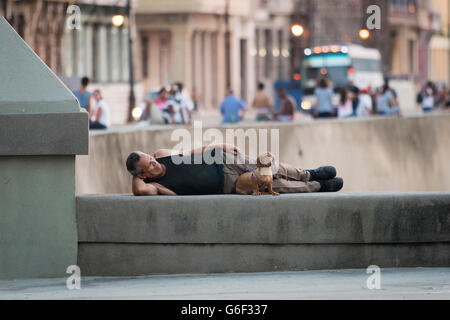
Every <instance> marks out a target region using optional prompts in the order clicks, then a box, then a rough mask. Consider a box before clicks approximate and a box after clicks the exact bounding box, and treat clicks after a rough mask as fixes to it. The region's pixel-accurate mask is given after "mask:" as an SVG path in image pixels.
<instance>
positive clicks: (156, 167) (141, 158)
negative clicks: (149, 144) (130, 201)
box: [126, 151, 166, 179]
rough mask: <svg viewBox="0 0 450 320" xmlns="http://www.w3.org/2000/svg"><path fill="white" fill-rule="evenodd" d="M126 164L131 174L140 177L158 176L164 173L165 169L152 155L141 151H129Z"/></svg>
mask: <svg viewBox="0 0 450 320" xmlns="http://www.w3.org/2000/svg"><path fill="white" fill-rule="evenodd" d="M126 165H127V170H128V172H129V173H130V174H131V175H132V176H136V177H139V178H141V179H145V178H157V177H160V176H162V175H164V173H165V170H166V169H165V167H164V166H163V165H161V164H160V163H159V162H158V161H156V159H155V158H154V157H152V156H151V155H149V154H146V153H143V152H141V151H134V152H132V153H130V155H129V156H128V158H127V162H126Z"/></svg>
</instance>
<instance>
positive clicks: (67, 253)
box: [0, 17, 89, 279]
mask: <svg viewBox="0 0 450 320" xmlns="http://www.w3.org/2000/svg"><path fill="white" fill-rule="evenodd" d="M0 43H8V45H7V46H0V61H2V63H1V64H0V83H2V85H1V86H0V181H1V182H0V212H1V214H0V257H1V258H0V279H18V278H38V277H41V278H42V277H64V276H66V275H67V274H66V270H67V267H69V266H70V265H76V264H77V229H76V217H75V155H76V154H87V153H88V138H89V137H88V115H87V113H86V112H85V111H81V110H80V107H79V104H78V102H77V100H76V98H75V97H74V96H73V94H72V93H71V92H70V91H69V90H68V89H67V88H66V87H65V86H64V85H63V83H62V82H61V81H60V80H59V79H58V78H57V77H56V75H55V74H54V73H53V72H52V71H51V70H50V69H49V68H48V67H47V66H46V65H45V64H44V63H43V62H42V60H40V59H39V57H38V56H37V55H36V54H35V53H34V52H33V51H32V50H31V49H30V47H28V45H27V44H26V43H25V42H24V41H23V40H22V39H21V38H20V36H19V35H18V34H17V33H16V32H15V31H14V30H13V29H12V27H11V26H10V25H9V24H8V22H7V21H6V20H5V19H4V18H3V17H0ZM81 272H82V271H81Z"/></svg>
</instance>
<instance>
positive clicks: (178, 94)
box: [170, 82, 194, 124]
mask: <svg viewBox="0 0 450 320" xmlns="http://www.w3.org/2000/svg"><path fill="white" fill-rule="evenodd" d="M170 99H172V100H174V101H175V102H176V103H177V104H178V105H179V106H180V110H179V111H180V113H181V115H182V117H183V123H184V124H190V123H191V111H192V110H193V109H194V106H193V103H192V100H191V98H190V97H189V95H188V94H187V92H185V91H183V84H182V83H181V82H176V83H175V84H174V85H173V86H172V95H171V97H170Z"/></svg>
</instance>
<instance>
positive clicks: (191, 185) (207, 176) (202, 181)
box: [144, 149, 224, 195]
mask: <svg viewBox="0 0 450 320" xmlns="http://www.w3.org/2000/svg"><path fill="white" fill-rule="evenodd" d="M216 151H217V152H220V153H221V151H220V150H219V149H217V150H211V151H207V152H205V153H203V154H202V157H201V163H198V164H196V163H195V162H194V161H195V157H199V155H192V156H181V155H177V156H176V157H177V159H176V160H175V162H176V163H174V161H173V159H172V156H168V157H163V158H158V159H156V161H158V162H159V163H161V164H163V165H165V166H166V173H165V174H164V176H162V177H161V178H157V179H150V178H146V179H144V182H145V183H150V182H157V183H159V184H161V185H163V186H164V187H166V188H168V189H170V190H172V191H173V192H175V193H176V194H177V195H201V194H220V193H223V183H224V177H223V164H222V162H220V163H216V161H212V159H211V157H215V154H216ZM205 160H206V161H205ZM220 160H221V161H222V160H223V158H221V159H220ZM179 162H181V163H180V164H178V163H179ZM211 162H213V163H211Z"/></svg>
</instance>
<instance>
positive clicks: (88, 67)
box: [84, 24, 94, 79]
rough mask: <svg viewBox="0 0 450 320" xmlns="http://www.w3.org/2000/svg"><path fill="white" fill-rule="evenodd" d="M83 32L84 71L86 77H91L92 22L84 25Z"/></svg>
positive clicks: (92, 53) (92, 72) (92, 55)
mask: <svg viewBox="0 0 450 320" xmlns="http://www.w3.org/2000/svg"><path fill="white" fill-rule="evenodd" d="M84 32H85V34H86V37H85V42H84V51H85V57H84V66H85V73H84V75H86V76H87V77H89V78H91V79H92V76H93V75H94V69H93V68H94V65H93V61H94V48H93V28H92V24H87V25H85V26H84Z"/></svg>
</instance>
